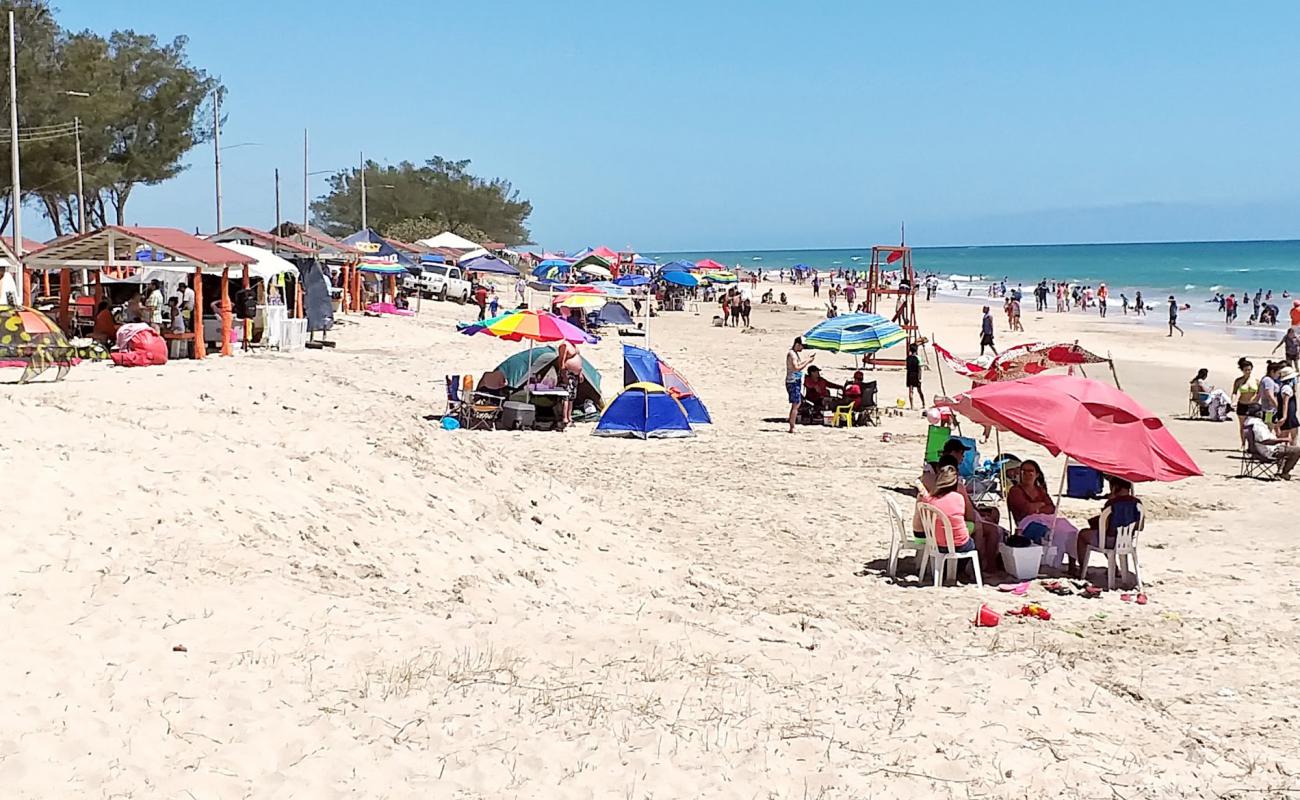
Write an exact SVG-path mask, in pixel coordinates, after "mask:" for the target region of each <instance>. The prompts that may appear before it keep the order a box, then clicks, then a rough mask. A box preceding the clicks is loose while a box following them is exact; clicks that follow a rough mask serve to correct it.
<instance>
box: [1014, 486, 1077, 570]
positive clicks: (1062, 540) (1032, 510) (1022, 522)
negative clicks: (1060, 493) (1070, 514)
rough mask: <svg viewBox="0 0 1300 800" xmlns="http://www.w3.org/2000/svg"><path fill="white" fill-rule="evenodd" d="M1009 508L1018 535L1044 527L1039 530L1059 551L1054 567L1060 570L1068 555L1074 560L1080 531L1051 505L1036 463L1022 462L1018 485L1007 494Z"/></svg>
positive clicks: (1054, 504)
mask: <svg viewBox="0 0 1300 800" xmlns="http://www.w3.org/2000/svg"><path fill="white" fill-rule="evenodd" d="M1007 506H1008V507H1009V508H1010V509H1011V518H1012V519H1013V520H1015V523H1016V532H1017V533H1020V534H1022V535H1023V534H1024V533H1025V529H1026V528H1028V527H1029V526H1030V525H1039V526H1042V527H1041V528H1038V529H1037V530H1040V531H1042V532H1044V533H1048V532H1050V534H1051V541H1052V545H1053V546H1054V547H1055V548H1056V558H1055V559H1054V560H1053V562H1052V566H1054V567H1056V568H1057V569H1060V568H1061V564H1062V563H1063V561H1064V559H1065V557H1066V556H1067V555H1068V556H1069V557H1070V560H1071V561H1073V560H1074V554H1075V548H1076V546H1077V545H1076V542H1077V541H1078V536H1079V529H1078V528H1076V527H1075V526H1074V525H1073V524H1072V523H1071V522H1070V521H1069V520H1068V519H1065V518H1064V517H1061V516H1058V515H1057V513H1056V503H1054V502H1052V495H1051V494H1050V493H1049V492H1048V491H1047V481H1046V480H1045V479H1044V478H1043V470H1042V469H1041V468H1040V467H1039V466H1038V462H1037V461H1024V462H1021V464H1020V474H1019V475H1018V476H1017V479H1016V483H1015V485H1014V486H1012V487H1011V491H1010V492H1008V493H1007Z"/></svg>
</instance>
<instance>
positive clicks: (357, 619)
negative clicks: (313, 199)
mask: <svg viewBox="0 0 1300 800" xmlns="http://www.w3.org/2000/svg"><path fill="white" fill-rule="evenodd" d="M760 291H761V290H760ZM786 291H791V290H790V289H789V288H788V287H787V288H786ZM805 295H806V290H804V289H799V290H795V291H794V292H793V294H792V296H793V297H795V299H796V300H802V302H805V303H809V304H810V301H809V300H806V299H804V298H805ZM1026 305H1027V306H1032V299H1030V300H1029V301H1028V302H1027V303H1026ZM920 313H921V318H922V323H923V328H924V330H925V331H926V332H927V333H931V332H932V333H933V334H934V335H936V336H937V337H938V339H939V341H940V342H941V343H943V344H945V345H946V346H948V347H949V348H951V349H953V350H954V351H956V352H957V353H958V354H963V355H973V350H972V345H973V344H974V343H975V342H976V341H977V338H978V337H977V332H978V314H979V306H978V305H970V304H966V303H940V302H934V303H930V304H925V303H922V304H921V310H920ZM458 318H461V319H468V318H470V309H469V308H462V307H459V306H456V305H454V304H438V303H425V304H424V308H423V311H422V312H421V314H420V316H419V317H418V318H416V319H397V318H386V319H370V318H367V319H360V318H350V320H349V322H348V323H347V324H343V325H341V326H340V327H339V328H338V329H337V333H336V338H337V340H338V342H339V345H338V348H337V349H336V350H334V351H329V352H300V353H295V354H277V353H261V354H257V355H254V356H251V357H235V358H230V359H221V358H212V359H210V360H208V361H206V362H203V363H194V362H179V363H174V364H170V365H168V366H167V367H165V368H162V369H140V370H126V369H115V368H110V367H107V366H103V365H89V366H83V367H79V368H76V369H74V370H73V371H72V373H71V374H70V375H69V377H68V378H67V380H65V381H64V382H63V383H59V384H50V383H43V384H38V385H31V386H26V387H17V386H6V387H5V390H4V393H3V399H0V408H2V409H3V415H4V419H5V420H6V421H7V426H6V435H5V442H4V447H3V449H0V469H3V474H4V475H5V476H6V481H5V487H6V488H5V492H4V496H5V503H4V505H5V518H6V521H7V523H8V525H7V527H8V534H7V535H6V536H4V537H3V538H2V539H0V565H3V566H2V567H0V569H2V570H3V584H4V603H3V605H2V606H0V631H3V632H4V638H5V643H6V645H7V646H6V649H5V657H4V659H3V661H2V662H0V686H2V687H3V688H2V689H0V693H2V696H3V704H2V706H0V707H3V708H4V710H5V714H4V717H5V720H4V725H3V727H2V728H0V786H3V787H4V790H3V794H4V796H6V797H135V798H145V797H149V798H152V797H166V798H196V799H197V800H208V799H209V798H237V797H275V798H289V797H302V798H330V797H342V796H349V797H521V798H534V797H546V798H549V797H618V798H649V797H654V798H679V797H681V798H686V797H690V798H694V797H737V798H752V797H764V798H766V797H774V798H839V797H846V798H847V797H854V798H857V797H949V796H952V797H1008V798H1010V797H1107V798H1109V797H1114V798H1144V797H1182V796H1186V797H1280V796H1290V795H1291V794H1293V793H1294V792H1295V791H1296V790H1297V788H1298V787H1300V777H1296V776H1300V755H1298V752H1300V721H1298V720H1297V716H1298V715H1300V711H1297V705H1296V698H1297V697H1298V696H1300V648H1298V647H1297V645H1300V635H1298V631H1297V602H1296V599H1295V598H1296V591H1297V588H1300V582H1298V581H1297V568H1298V567H1300V564H1298V563H1297V562H1298V559H1297V550H1296V548H1295V547H1294V543H1293V539H1294V536H1295V520H1296V518H1297V511H1298V510H1300V502H1298V501H1297V491H1300V490H1297V488H1296V487H1295V486H1294V485H1289V484H1284V483H1282V482H1273V483H1264V482H1257V481H1253V480H1240V479H1237V478H1235V477H1231V476H1233V475H1235V473H1236V461H1235V460H1234V456H1235V455H1236V452H1237V432H1236V426H1235V425H1234V424H1232V423H1227V424H1212V423H1205V422H1191V421H1183V420H1180V419H1176V418H1175V417H1176V416H1179V415H1182V414H1184V413H1185V412H1186V402H1187V401H1186V397H1187V395H1186V386H1187V381H1188V379H1189V378H1190V377H1191V373H1192V372H1194V370H1195V368H1196V367H1199V366H1202V365H1204V366H1207V367H1209V368H1210V369H1211V377H1212V380H1213V381H1214V382H1215V383H1217V384H1218V385H1227V384H1229V383H1230V381H1231V379H1232V377H1233V375H1234V374H1235V370H1234V369H1233V367H1232V364H1233V362H1234V361H1235V359H1236V357H1237V356H1238V355H1241V354H1243V353H1244V354H1246V355H1252V356H1256V357H1257V358H1256V363H1257V364H1260V363H1262V361H1263V358H1264V356H1265V355H1266V351H1267V349H1268V345H1261V344H1258V343H1251V342H1242V341H1236V340H1232V339H1228V338H1226V337H1223V336H1221V335H1214V334H1208V333H1202V334H1199V335H1198V334H1189V335H1188V336H1187V337H1186V338H1175V339H1172V340H1171V339H1167V338H1165V336H1164V332H1165V331H1164V328H1163V324H1162V323H1163V315H1162V314H1160V313H1157V314H1154V315H1152V316H1151V317H1150V318H1149V321H1148V323H1147V324H1146V325H1136V324H1123V323H1122V321H1121V320H1118V319H1116V320H1112V321H1109V322H1101V321H1099V320H1098V319H1097V317H1096V316H1095V315H1087V316H1085V315H1082V314H1069V315H1064V314H1062V315H1058V314H1054V313H1049V314H1035V313H1032V312H1029V311H1028V310H1027V311H1026V313H1025V327H1026V329H1027V332H1026V333H1025V334H1017V335H1014V336H1013V335H1010V334H1007V333H1005V332H1004V329H1005V321H1004V319H1003V318H1002V317H1001V316H1000V315H999V316H998V317H997V320H998V331H999V333H998V342H999V344H1000V345H1005V344H1011V343H1014V342H1018V341H1027V340H1030V339H1031V338H1043V339H1063V340H1073V339H1076V338H1077V339H1078V340H1079V341H1080V342H1081V343H1082V344H1084V345H1085V346H1087V347H1089V348H1091V349H1093V350H1095V351H1098V352H1101V353H1105V352H1107V351H1110V352H1113V353H1114V354H1115V356H1116V358H1117V360H1118V364H1117V366H1118V371H1119V376H1120V379H1121V381H1122V383H1123V386H1124V388H1125V389H1126V390H1129V391H1130V392H1132V393H1133V394H1134V395H1135V396H1136V397H1137V398H1138V399H1139V400H1140V401H1142V402H1143V403H1144V404H1146V405H1147V406H1148V407H1149V408H1151V409H1152V410H1154V411H1156V412H1157V413H1159V414H1161V415H1163V416H1165V418H1166V419H1167V420H1169V424H1170V426H1171V427H1172V429H1173V431H1174V432H1175V434H1176V435H1177V436H1178V437H1179V438H1180V440H1181V441H1182V442H1183V443H1184V445H1185V446H1186V447H1187V449H1188V450H1189V452H1191V453H1192V455H1193V456H1194V457H1195V458H1196V459H1197V460H1198V462H1199V463H1200V465H1201V466H1202V468H1203V469H1204V470H1205V472H1206V477H1203V478H1198V479H1193V480H1188V481H1184V482H1181V483H1177V484H1172V485H1151V486H1142V487H1140V493H1141V494H1142V495H1143V497H1144V498H1145V501H1146V508H1147V513H1148V516H1149V524H1148V526H1147V530H1146V532H1145V533H1144V534H1143V536H1142V537H1141V547H1142V563H1143V567H1144V571H1145V576H1146V581H1147V590H1148V593H1149V595H1150V598H1151V602H1150V603H1149V604H1148V605H1145V606H1138V605H1135V604H1132V603H1124V602H1122V601H1121V599H1120V597H1119V592H1110V593H1106V594H1105V595H1104V596H1103V597H1102V598H1100V599H1095V600H1085V599H1082V598H1075V597H1071V598H1058V597H1054V596H1052V595H1049V594H1047V593H1046V592H1044V591H1043V590H1042V589H1041V588H1040V587H1039V586H1038V585H1037V584H1035V585H1034V586H1033V587H1032V588H1031V590H1030V594H1029V596H1028V598H1026V599H1028V600H1038V601H1042V602H1043V603H1044V604H1045V605H1046V606H1047V607H1048V608H1049V609H1050V610H1051V611H1052V614H1053V618H1052V619H1051V620H1050V621H1048V622H1042V621H1019V620H1015V619H1011V618H1006V619H1004V622H1003V624H1002V625H1001V626H1000V627H998V628H996V629H977V628H974V627H972V625H971V618H972V617H973V615H974V614H975V611H976V608H977V607H978V606H979V604H980V602H981V601H987V602H989V603H990V604H991V605H992V606H993V607H994V608H995V609H997V610H999V611H1001V610H1005V609H1007V608H1011V607H1013V605H1019V604H1020V603H1022V602H1024V600H1020V599H1014V598H1011V597H1010V596H1008V595H1003V594H999V593H998V592H997V591H996V590H995V589H993V588H991V587H989V588H986V589H984V590H983V591H980V590H977V589H975V588H974V587H973V586H965V585H963V586H961V587H947V588H942V589H938V590H936V589H933V588H929V587H928V586H922V587H920V588H918V586H917V584H916V581H915V578H914V577H913V576H914V569H915V568H914V565H913V562H912V561H910V560H908V561H905V562H904V564H903V566H902V568H901V570H900V575H902V576H904V578H903V579H902V580H901V581H900V582H899V584H897V585H895V584H894V583H892V582H891V581H890V580H888V579H887V578H884V577H882V569H883V566H884V559H885V556H886V553H887V548H888V538H889V533H888V527H887V525H886V522H885V518H884V517H883V511H884V505H883V503H882V500H881V497H880V490H881V488H882V487H895V486H906V485H908V484H909V483H910V482H911V481H912V479H913V478H914V476H915V475H916V474H917V472H918V467H919V465H920V460H921V454H922V442H923V439H924V435H925V423H924V421H923V420H922V419H921V418H920V416H919V414H910V415H908V416H906V417H901V418H900V417H887V418H886V419H885V421H884V427H883V430H884V431H888V432H890V433H892V441H889V442H884V441H882V440H881V433H882V431H881V429H876V428H855V429H850V430H845V429H828V428H820V427H817V428H801V429H800V430H799V432H798V433H797V435H794V436H791V435H788V434H787V433H786V432H785V425H784V424H783V423H781V422H775V421H771V420H772V419H773V418H779V417H784V415H785V413H786V411H787V410H788V406H787V405H786V404H785V396H784V389H783V387H782V360H783V356H784V354H785V351H786V348H787V346H788V345H789V342H790V339H791V337H792V336H793V335H794V334H796V333H799V332H802V331H803V330H805V329H807V328H809V327H811V326H812V325H813V324H815V323H816V322H817V321H818V320H819V319H820V318H821V315H820V314H819V313H818V312H815V311H804V312H800V311H795V310H791V309H784V310H781V311H776V310H771V309H769V308H766V307H762V306H759V307H756V309H755V313H754V325H755V328H754V329H753V330H751V331H746V332H741V331H737V330H734V329H725V330H724V329H719V328H713V327H711V326H710V325H709V319H708V315H700V316H696V315H693V314H690V313H676V314H665V315H662V316H660V317H658V318H656V319H655V321H654V329H653V331H652V333H653V337H652V344H653V346H654V347H655V349H657V350H658V351H659V353H660V354H661V355H662V356H663V357H664V358H665V359H666V360H667V361H669V363H671V364H673V365H674V366H676V367H677V368H679V369H680V370H681V371H682V372H683V373H685V374H686V375H687V376H688V377H689V378H690V379H691V380H692V381H693V383H694V385H695V387H696V389H697V390H698V392H699V393H700V395H701V396H702V397H703V398H704V400H705V401H706V402H707V403H708V405H709V408H710V409H711V411H712V413H713V416H714V419H715V421H716V424H715V425H714V426H712V428H710V429H705V430H704V431H703V432H702V433H701V435H700V436H699V437H698V438H696V439H693V440H685V441H682V440H677V441H651V442H641V441H627V440H610V439H599V438H595V437H592V436H590V435H588V434H589V433H590V426H578V427H576V428H574V429H571V430H570V431H569V432H567V433H564V434H557V433H536V432H529V433H510V432H490V433H481V432H465V431H459V432H455V433H446V432H443V431H441V430H439V429H438V428H437V427H436V426H435V425H434V424H432V423H430V422H428V421H426V420H425V419H424V417H425V416H426V415H429V414H433V413H441V411H442V409H443V376H444V374H447V373H465V372H473V373H474V374H476V375H477V374H478V373H480V372H482V371H483V370H485V369H489V368H491V367H492V366H493V365H494V364H495V363H496V362H497V361H498V360H500V358H501V357H504V356H506V355H508V354H510V353H512V352H515V351H516V350H518V349H519V348H520V345H513V344H509V343H506V342H500V341H496V340H493V339H489V338H485V337H473V338H465V337H462V336H459V335H457V334H456V333H455V331H454V328H453V325H454V322H455V321H456V320H457V319H458ZM1278 333H1279V335H1280V333H1281V331H1279V332H1278ZM584 350H585V352H586V354H587V355H588V356H589V357H590V358H592V360H593V361H594V362H595V363H596V364H597V365H598V366H599V367H600V368H601V369H602V371H603V374H604V376H605V381H606V395H607V397H609V396H612V393H613V390H614V389H615V388H616V387H617V386H618V384H620V383H621V381H620V377H621V370H620V350H619V341H618V339H617V337H614V336H611V337H609V338H607V339H606V340H605V341H603V342H601V343H600V344H599V345H597V346H590V347H586V348H584ZM1238 350H1242V351H1243V352H1242V353H1239V352H1238ZM851 361H852V359H851V358H850V357H848V356H839V355H835V354H829V353H823V354H821V355H820V356H819V357H818V362H819V363H820V364H822V365H823V366H824V367H828V368H830V375H831V377H832V378H843V377H845V376H847V375H848V374H849V372H848V367H849V366H850V364H851ZM1089 374H1090V375H1094V376H1097V377H1101V378H1103V379H1105V378H1106V371H1105V370H1104V368H1101V367H1099V368H1098V369H1097V370H1096V371H1095V372H1092V371H1090V373H1089ZM11 376H12V377H16V372H14V373H6V374H5V377H6V379H12V377H11ZM877 377H878V379H879V381H880V385H881V399H882V401H883V402H885V403H889V402H892V401H893V400H894V398H896V397H898V396H899V395H900V394H901V393H902V386H903V376H902V373H901V371H897V370H894V371H885V372H883V373H881V374H879V375H878V376H877ZM945 380H946V381H948V386H949V389H950V390H951V389H955V388H959V387H954V386H953V378H952V376H951V374H949V375H947V376H946V377H945ZM925 383H926V388H927V390H929V391H933V390H935V389H937V388H938V380H937V376H936V375H935V373H934V372H933V371H930V372H928V373H927V374H926V376H925ZM1003 447H1004V449H1006V450H1009V451H1011V452H1015V453H1017V454H1018V455H1021V456H1022V457H1027V456H1033V457H1037V458H1038V459H1039V460H1040V461H1041V463H1042V464H1043V466H1044V467H1045V469H1046V472H1047V473H1048V479H1049V481H1050V482H1051V483H1052V485H1053V486H1054V485H1055V479H1056V476H1057V475H1059V470H1060V465H1061V462H1060V461H1059V460H1054V459H1051V458H1050V457H1049V456H1048V455H1047V454H1046V453H1044V452H1042V451H1041V450H1039V449H1038V448H1036V447H1034V446H1032V445H1028V444H1025V443H1024V442H1017V441H1012V440H1009V439H1004V441H1003ZM987 449H989V450H990V451H991V447H989V448H987ZM1095 507H1096V504H1095V503H1084V502H1081V501H1067V503H1066V504H1065V511H1066V513H1067V514H1069V515H1070V516H1072V517H1074V518H1075V519H1076V520H1082V519H1083V518H1085V517H1086V516H1088V515H1089V514H1090V513H1093V509H1094V508H1095ZM991 577H992V578H993V581H994V582H997V581H999V580H1005V577H1001V578H999V577H997V576H991ZM1093 577H1094V579H1097V580H1102V581H1104V571H1100V570H1099V571H1095V572H1094V575H1093ZM181 645H183V646H184V648H185V651H184V652H181V651H176V650H174V648H176V647H177V646H181ZM1286 790H1289V793H1288V792H1287V791H1286Z"/></svg>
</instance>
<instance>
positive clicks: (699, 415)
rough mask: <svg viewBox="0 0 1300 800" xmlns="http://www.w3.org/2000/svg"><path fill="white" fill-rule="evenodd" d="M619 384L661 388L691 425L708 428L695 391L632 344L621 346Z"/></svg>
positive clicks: (706, 415) (705, 412)
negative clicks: (621, 370) (680, 405)
mask: <svg viewBox="0 0 1300 800" xmlns="http://www.w3.org/2000/svg"><path fill="white" fill-rule="evenodd" d="M623 383H625V384H633V383H654V384H658V385H660V386H663V387H665V388H666V389H667V390H668V393H669V394H671V395H672V396H673V397H675V398H677V401H678V402H679V403H681V404H682V408H684V409H686V417H687V419H689V420H690V421H691V424H692V425H711V424H713V418H712V417H711V416H709V409H707V408H705V407H704V402H703V401H701V400H700V398H699V397H698V396H697V395H696V394H695V389H693V388H691V384H690V383H689V382H688V381H687V380H686V378H685V377H684V376H683V375H682V374H681V373H680V372H678V371H677V370H675V369H673V368H672V367H670V366H668V364H667V363H666V362H665V361H664V360H663V359H661V358H660V357H659V356H658V354H656V353H655V351H653V350H647V349H646V348H644V347H637V346H635V345H630V344H625V345H623Z"/></svg>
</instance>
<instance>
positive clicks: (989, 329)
mask: <svg viewBox="0 0 1300 800" xmlns="http://www.w3.org/2000/svg"><path fill="white" fill-rule="evenodd" d="M986 347H987V348H988V349H990V350H992V351H993V355H997V354H998V349H997V348H996V347H994V346H993V315H992V314H990V313H989V307H988V306H984V319H983V320H981V321H980V355H984V348H986Z"/></svg>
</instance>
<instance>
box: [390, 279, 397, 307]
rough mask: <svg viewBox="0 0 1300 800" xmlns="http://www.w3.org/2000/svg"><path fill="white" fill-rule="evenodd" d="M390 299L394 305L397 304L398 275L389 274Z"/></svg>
mask: <svg viewBox="0 0 1300 800" xmlns="http://www.w3.org/2000/svg"><path fill="white" fill-rule="evenodd" d="M388 300H389V302H391V303H392V304H393V305H394V306H395V305H397V276H396V275H389V276H388Z"/></svg>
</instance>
